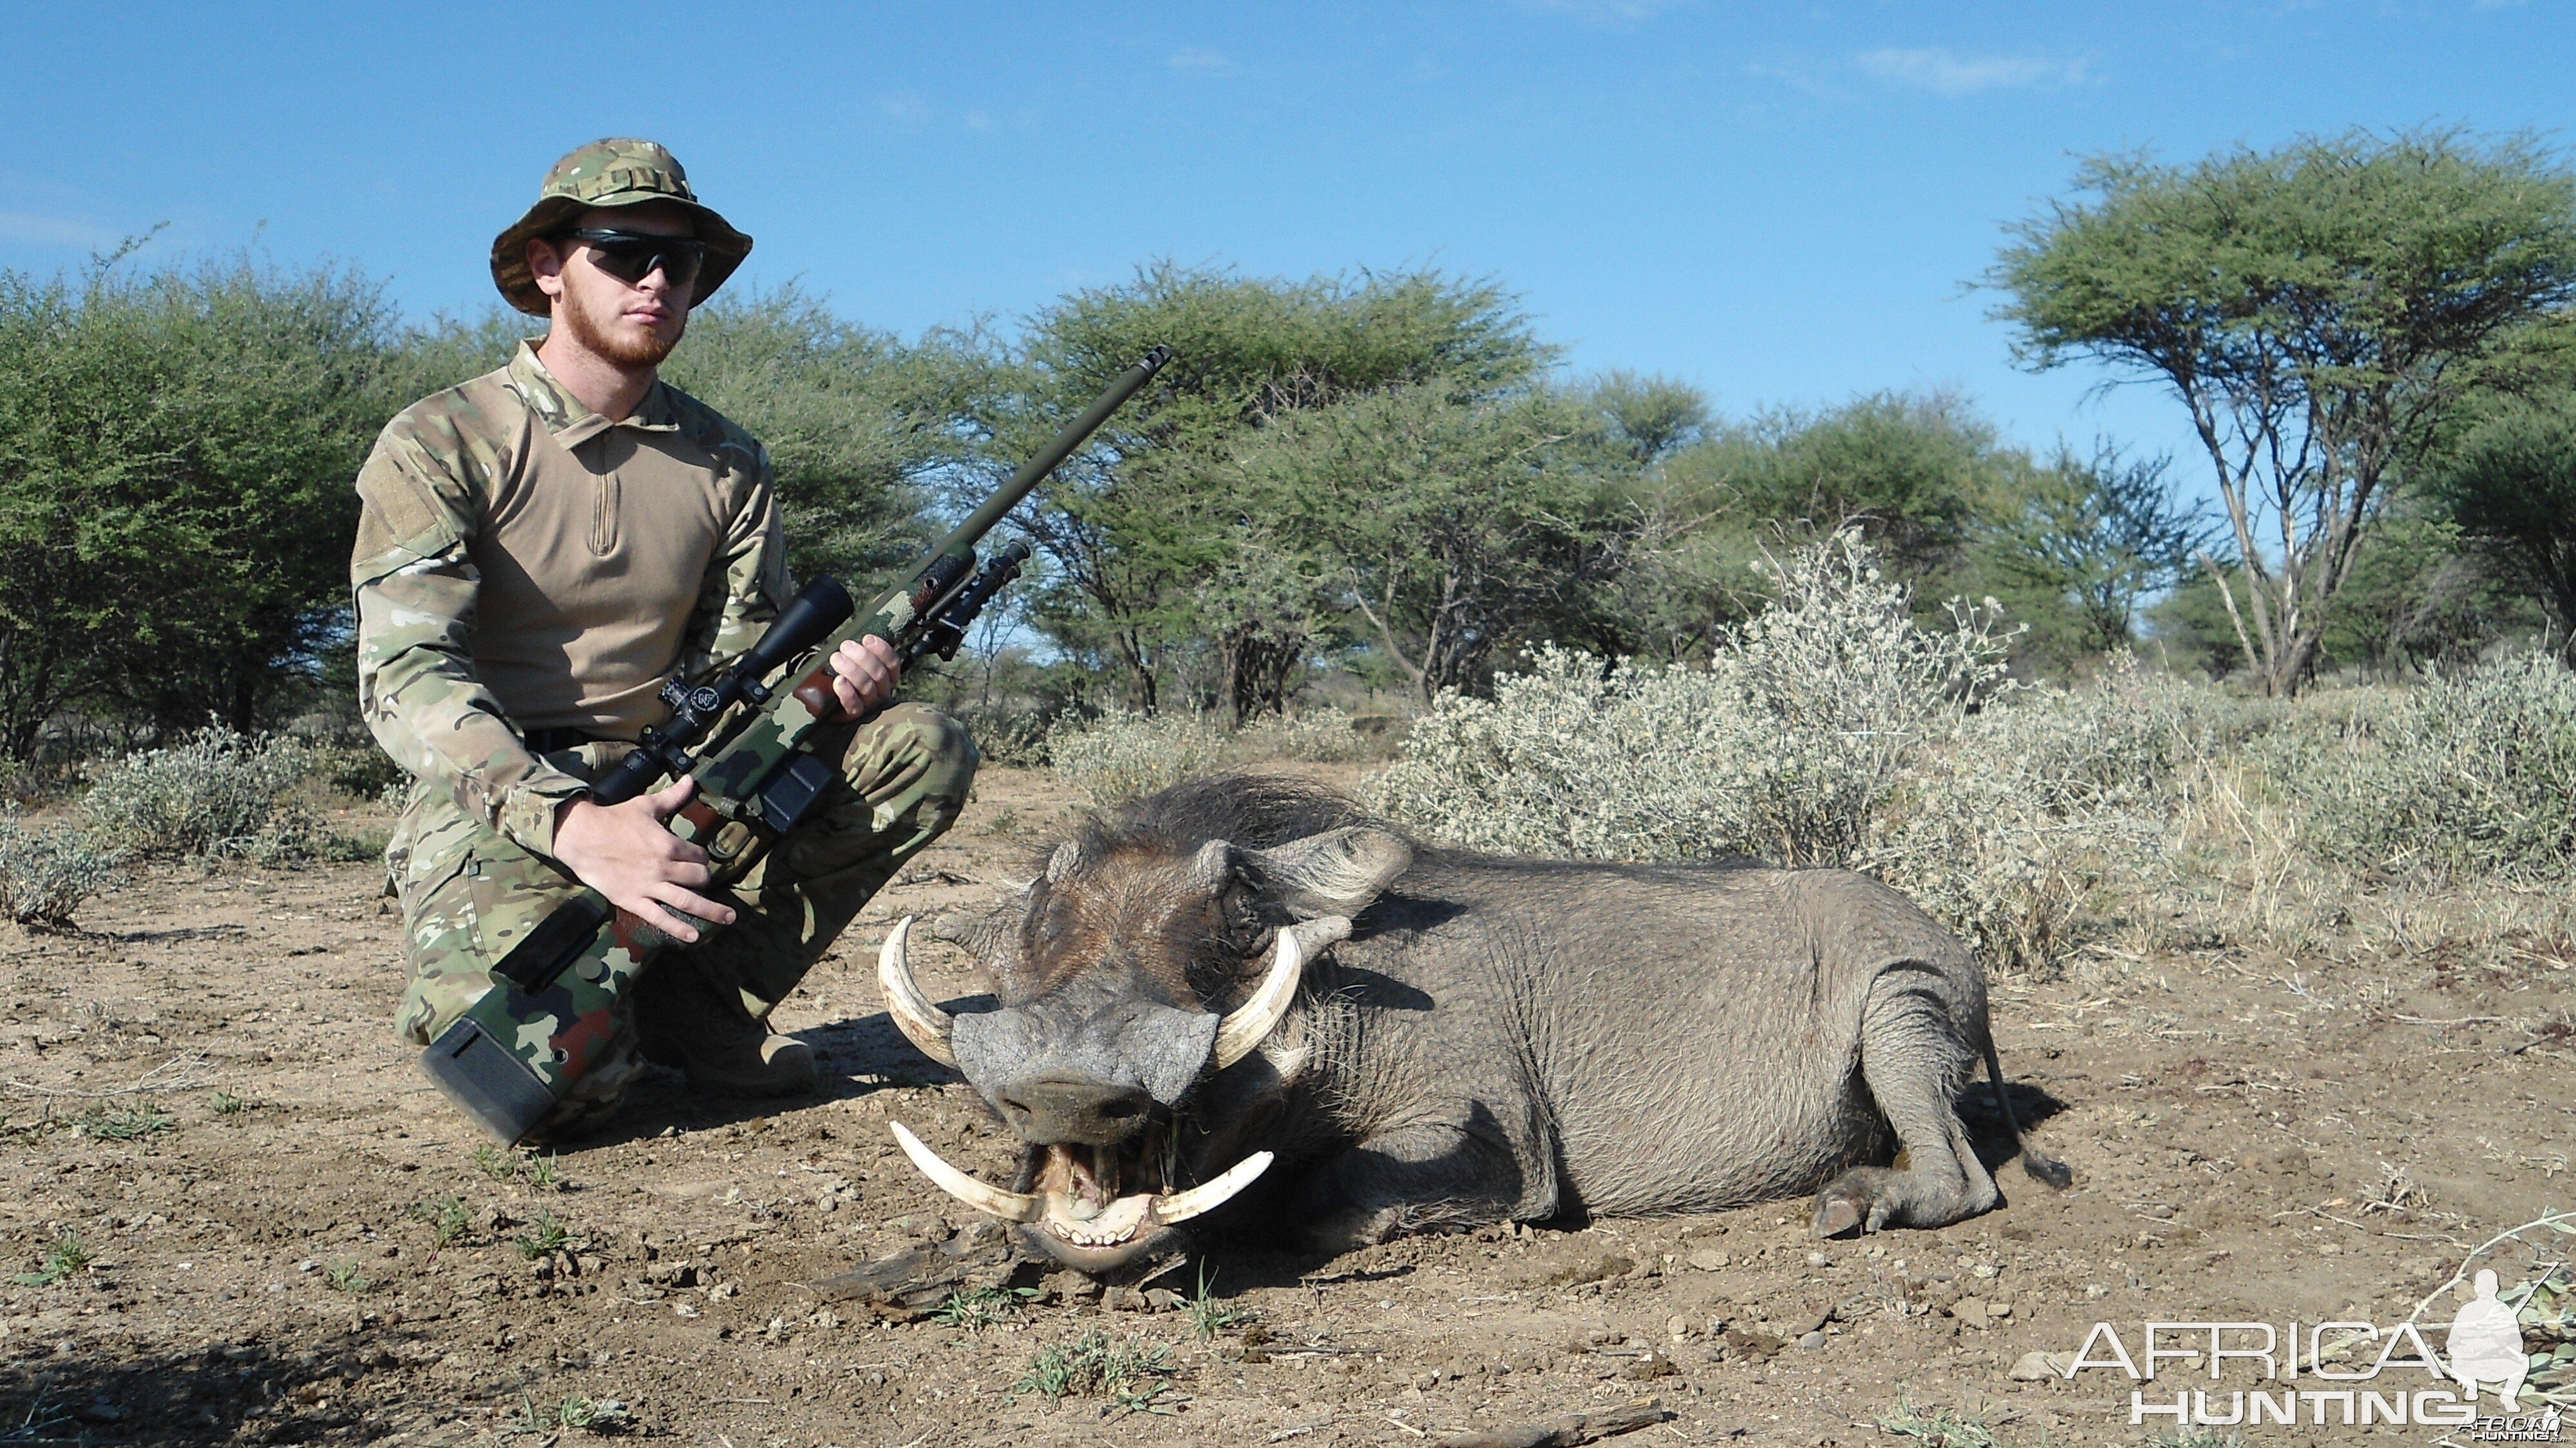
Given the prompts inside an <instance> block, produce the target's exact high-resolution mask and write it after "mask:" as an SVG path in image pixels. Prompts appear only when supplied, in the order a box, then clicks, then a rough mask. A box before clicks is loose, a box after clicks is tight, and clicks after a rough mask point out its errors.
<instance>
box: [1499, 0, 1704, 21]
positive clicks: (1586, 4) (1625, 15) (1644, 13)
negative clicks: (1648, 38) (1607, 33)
mask: <svg viewBox="0 0 2576 1448" xmlns="http://www.w3.org/2000/svg"><path fill="white" fill-rule="evenodd" d="M1515 3H1517V4H1518V5H1519V6H1520V7H1521V8H1522V9H1523V10H1535V11H1538V12H1540V13H1542V14H1547V15H1565V16H1570V17H1572V18H1574V19H1576V20H1581V21H1585V22H1587V23H1589V24H1593V25H1601V24H1617V25H1635V24H1637V23H1639V22H1640V21H1646V20H1652V19H1654V18H1655V17H1656V16H1658V15H1661V14H1662V13H1664V12H1665V11H1667V10H1670V9H1672V8H1673V7H1674V6H1676V5H1678V4H1679V3H1681V0H1515Z"/></svg>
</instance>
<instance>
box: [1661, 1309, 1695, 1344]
mask: <svg viewBox="0 0 2576 1448" xmlns="http://www.w3.org/2000/svg"><path fill="white" fill-rule="evenodd" d="M1664 1331H1665V1332H1666V1333H1667V1334H1669V1335H1670V1336H1671V1337H1672V1340H1673V1341H1675V1342H1688V1341H1690V1335H1691V1325H1690V1319H1689V1318H1687V1317H1684V1316H1682V1315H1681V1314H1680V1313H1678V1312H1677V1313H1674V1314H1673V1316H1672V1320H1671V1321H1669V1322H1666V1323H1665V1324H1664Z"/></svg>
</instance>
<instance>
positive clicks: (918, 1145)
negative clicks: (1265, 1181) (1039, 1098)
mask: <svg viewBox="0 0 2576 1448" xmlns="http://www.w3.org/2000/svg"><path fill="white" fill-rule="evenodd" d="M889 1124H890V1125H892V1126H893V1128H894V1138H895V1141H896V1143H897V1144H898V1145H900V1146H901V1147H902V1148H903V1152H904V1155H906V1156H908V1157H911V1158H912V1164H913V1165H914V1166H917V1167H919V1168H921V1172H922V1174H923V1175H924V1176H927V1177H929V1178H930V1179H931V1181H932V1182H933V1183H935V1184H937V1185H938V1187H939V1188H940V1189H941V1190H942V1191H945V1192H947V1193H948V1194H949V1195H950V1196H953V1197H955V1198H957V1199H958V1200H959V1201H962V1202H964V1203H966V1204H967V1205H968V1206H970V1207H973V1208H975V1209H976V1210H977V1211H981V1212H986V1213H989V1214H991V1215H993V1216H996V1217H1000V1218H1002V1219H1003V1220H1005V1221H1010V1222H1017V1223H1019V1224H1021V1225H1022V1226H1023V1227H1025V1228H1027V1229H1028V1231H1029V1234H1030V1235H1031V1236H1032V1237H1034V1238H1035V1239H1036V1240H1037V1242H1038V1245H1040V1246H1042V1247H1044V1248H1045V1249H1046V1250H1047V1252H1048V1253H1049V1254H1050V1255H1052V1256H1054V1257H1056V1258H1057V1259H1059V1260H1061V1261H1063V1262H1065V1263H1066V1264H1067V1265H1070V1266H1074V1267H1079V1268H1081V1269H1083V1270H1084V1271H1088V1272H1100V1271H1106V1270H1108V1269H1110V1268H1112V1267H1116V1266H1118V1265H1120V1264H1121V1263H1124V1262H1127V1261H1129V1260H1131V1259H1133V1258H1135V1257H1136V1256H1138V1255H1140V1254H1142V1253H1144V1252H1146V1251H1149V1250H1151V1249H1152V1247H1153V1246H1154V1243H1155V1240H1156V1239H1157V1238H1159V1237H1161V1236H1162V1235H1163V1233H1164V1231H1165V1230H1166V1229H1168V1228H1171V1227H1176V1226H1179V1225H1180V1224H1181V1223H1183V1222H1186V1221H1188V1220H1189V1219H1191V1218H1192V1217H1197V1216H1203V1215H1205V1214H1206V1213H1208V1212H1212V1211H1214V1210H1216V1209H1217V1208H1218V1207H1220V1206H1223V1205H1224V1204H1225V1203H1226V1202H1228V1201H1229V1200H1231V1199H1233V1197H1234V1196H1235V1194H1236V1193H1238V1192H1241V1191H1242V1190H1243V1189H1244V1188H1245V1187H1248V1186H1250V1185H1252V1183H1253V1181H1254V1180H1255V1179H1257V1178H1258V1177H1259V1176H1260V1175H1261V1174H1262V1173H1263V1172H1264V1171H1267V1170H1268V1169H1269V1167H1270V1160H1271V1157H1270V1153H1269V1152H1266V1151H1256V1152H1254V1153H1253V1154H1252V1155H1250V1156H1247V1157H1245V1158H1244V1159H1243V1160H1241V1161H1239V1162H1236V1163H1235V1164H1234V1165H1233V1166H1232V1167H1231V1168H1229V1169H1228V1170H1227V1171H1225V1172H1224V1173H1223V1174H1221V1175H1219V1176H1217V1177H1216V1178H1214V1179H1213V1180H1210V1181H1206V1182H1202V1183H1200V1184H1199V1185H1197V1186H1194V1187H1190V1188H1188V1189H1187V1190H1184V1191H1171V1190H1169V1189H1168V1188H1169V1184H1170V1180H1171V1176H1170V1174H1171V1170H1172V1166H1173V1163H1174V1160H1175V1157H1174V1153H1173V1151H1172V1149H1171V1143H1173V1142H1174V1141H1175V1140H1176V1139H1177V1137H1176V1132H1175V1129H1174V1128H1173V1127H1172V1126H1171V1125H1168V1124H1159V1125H1157V1126H1156V1127H1154V1128H1153V1129H1151V1130H1148V1131H1145V1132H1143V1133H1140V1134H1139V1135H1138V1136H1137V1137H1136V1139H1135V1140H1133V1141H1130V1142H1127V1143H1124V1144H1122V1145H1118V1146H1087V1145H1080V1144H1070V1145H1069V1144H1065V1143H1060V1142H1059V1143H1052V1144H1047V1145H1034V1144H1033V1145H1030V1146H1029V1147H1027V1148H1026V1150H1027V1152H1028V1155H1027V1157H1026V1158H1025V1159H1024V1161H1023V1167H1024V1170H1025V1171H1026V1173H1027V1175H1028V1177H1029V1182H1030V1186H1031V1188H1032V1190H1030V1191H1025V1192H1011V1191H1004V1190H1002V1189H1001V1188H1000V1187H997V1186H993V1185H991V1184H990V1183H987V1182H983V1181H979V1180H977V1179H976V1178H975V1177H973V1176H971V1175H969V1174H968V1173H966V1172H964V1171H961V1170H959V1169H958V1168H956V1167H954V1166H951V1165H949V1164H948V1162H946V1161H945V1160H943V1159H941V1157H940V1155H939V1154H938V1153H937V1152H935V1151H932V1150H931V1149H930V1148H929V1147H927V1146H925V1145H923V1144H922V1142H921V1138H919V1137H917V1136H914V1135H913V1134H912V1133H911V1132H910V1131H909V1130H907V1129H906V1128H905V1127H904V1125H903V1123H901V1122H893V1123H889ZM1122 1188H1124V1189H1125V1190H1122Z"/></svg>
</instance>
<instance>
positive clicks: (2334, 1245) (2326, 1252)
mask: <svg viewBox="0 0 2576 1448" xmlns="http://www.w3.org/2000/svg"><path fill="white" fill-rule="evenodd" d="M2317 1255H2318V1256H2320V1257H2340V1256H2342V1255H2343V1244H2342V1243H2341V1242H2319V1243H2318V1244H2317Z"/></svg>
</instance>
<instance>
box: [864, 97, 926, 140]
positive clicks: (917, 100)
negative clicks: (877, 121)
mask: <svg viewBox="0 0 2576 1448" xmlns="http://www.w3.org/2000/svg"><path fill="white" fill-rule="evenodd" d="M875 104H876V112H877V114H878V115H879V116H881V117H883V118H884V119H885V121H886V123H887V124H888V125H891V126H893V127H894V128H895V129H896V130H898V131H910V132H913V133H915V134H918V133H920V132H922V131H926V130H928V129H930V119H931V117H930V105H929V103H928V102H926V101H924V100H923V99H922V98H921V97H920V96H919V95H917V94H915V93H913V92H911V91H895V92H893V93H891V94H888V95H881V96H878V97H877V98H876V102H875Z"/></svg>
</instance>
